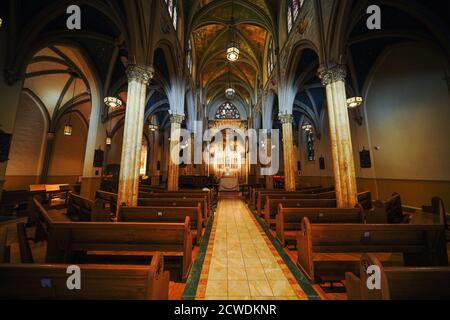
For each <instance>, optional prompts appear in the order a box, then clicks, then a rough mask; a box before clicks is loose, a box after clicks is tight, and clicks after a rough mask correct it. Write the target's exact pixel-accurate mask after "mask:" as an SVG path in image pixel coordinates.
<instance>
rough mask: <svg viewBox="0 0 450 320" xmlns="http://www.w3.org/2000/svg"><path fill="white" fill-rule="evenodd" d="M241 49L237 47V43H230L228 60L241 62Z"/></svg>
mask: <svg viewBox="0 0 450 320" xmlns="http://www.w3.org/2000/svg"><path fill="white" fill-rule="evenodd" d="M239 54H240V51H239V48H238V46H237V43H235V42H230V44H229V45H228V48H227V59H228V61H230V62H236V61H238V60H239Z"/></svg>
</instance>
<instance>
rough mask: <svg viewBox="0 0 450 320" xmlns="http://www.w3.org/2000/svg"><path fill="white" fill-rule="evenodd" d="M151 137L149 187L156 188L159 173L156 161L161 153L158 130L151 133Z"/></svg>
mask: <svg viewBox="0 0 450 320" xmlns="http://www.w3.org/2000/svg"><path fill="white" fill-rule="evenodd" d="M150 135H151V144H152V145H151V148H152V155H151V164H150V179H151V185H152V186H157V185H159V172H158V161H160V158H159V154H160V153H161V150H160V149H161V142H160V139H161V136H160V132H159V130H156V131H152V132H151V133H150Z"/></svg>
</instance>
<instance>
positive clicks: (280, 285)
mask: <svg viewBox="0 0 450 320" xmlns="http://www.w3.org/2000/svg"><path fill="white" fill-rule="evenodd" d="M196 299H213V300H224V299H229V300H243V299H254V300H255V299H264V300H267V299H283V300H287V299H308V297H307V295H306V294H305V292H304V291H303V290H302V289H301V287H300V286H299V284H298V282H297V281H296V279H295V277H294V276H293V275H292V273H291V272H290V271H289V268H288V267H287V266H286V264H285V263H284V261H283V260H282V258H281V257H280V255H279V254H278V252H277V250H276V249H275V248H274V246H273V244H272V243H271V241H270V240H269V239H268V237H267V235H266V234H265V232H264V230H263V229H262V227H261V226H260V225H259V223H258V222H257V221H256V219H255V217H254V216H253V214H252V213H251V212H250V211H249V209H248V208H247V207H246V205H245V204H244V203H243V202H242V201H241V200H237V199H223V200H220V201H219V204H218V207H217V211H216V214H215V218H214V224H213V227H212V230H211V237H210V240H209V244H208V248H207V251H206V256H205V261H204V263H203V268H202V272H201V275H200V281H199V284H198V288H197V294H196Z"/></svg>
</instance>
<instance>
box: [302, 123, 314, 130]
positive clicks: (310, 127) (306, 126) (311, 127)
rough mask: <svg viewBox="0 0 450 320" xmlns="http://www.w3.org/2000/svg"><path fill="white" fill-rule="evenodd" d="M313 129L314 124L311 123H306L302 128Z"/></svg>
mask: <svg viewBox="0 0 450 320" xmlns="http://www.w3.org/2000/svg"><path fill="white" fill-rule="evenodd" d="M312 129H313V126H312V125H310V124H309V123H308V124H304V125H303V126H302V130H303V131H306V132H309V131H312Z"/></svg>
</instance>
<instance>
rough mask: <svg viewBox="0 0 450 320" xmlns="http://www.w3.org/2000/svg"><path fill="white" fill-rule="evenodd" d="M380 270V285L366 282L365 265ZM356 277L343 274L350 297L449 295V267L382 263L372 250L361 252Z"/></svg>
mask: <svg viewBox="0 0 450 320" xmlns="http://www.w3.org/2000/svg"><path fill="white" fill-rule="evenodd" d="M370 266H372V269H373V267H375V268H377V269H378V270H379V271H380V288H379V289H377V288H374V289H371V290H370V289H369V288H368V286H367V280H368V276H369V275H368V271H369V272H371V271H370V270H368V268H369V267H370ZM359 275H360V276H359V278H358V277H357V276H356V275H354V274H352V273H349V274H346V280H347V281H346V284H347V283H348V284H349V285H348V286H347V295H348V298H349V299H351V300H423V299H438V300H439V299H443V298H445V297H450V268H449V267H401V266H400V267H389V266H387V267H384V266H383V265H382V264H381V262H380V260H379V259H378V258H377V257H376V256H375V255H374V254H371V253H369V254H363V255H362V256H361V260H360V272H359Z"/></svg>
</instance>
